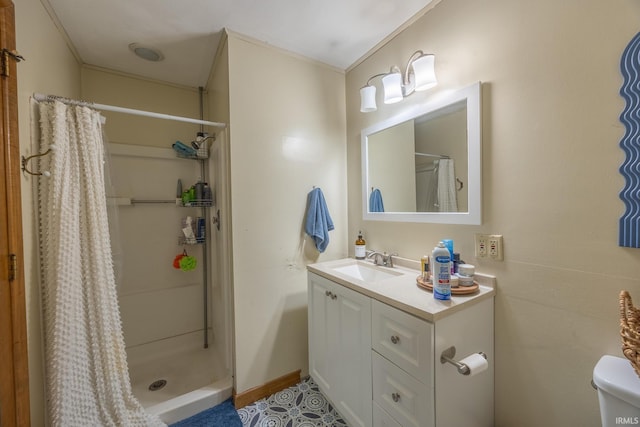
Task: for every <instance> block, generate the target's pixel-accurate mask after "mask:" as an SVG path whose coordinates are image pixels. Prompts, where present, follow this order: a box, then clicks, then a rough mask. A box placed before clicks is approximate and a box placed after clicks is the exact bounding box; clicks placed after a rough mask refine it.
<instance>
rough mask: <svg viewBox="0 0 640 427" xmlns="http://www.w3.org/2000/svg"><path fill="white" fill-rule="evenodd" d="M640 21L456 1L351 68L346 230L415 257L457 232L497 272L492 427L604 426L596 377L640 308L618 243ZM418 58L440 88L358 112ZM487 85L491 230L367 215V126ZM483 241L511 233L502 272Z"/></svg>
mask: <svg viewBox="0 0 640 427" xmlns="http://www.w3.org/2000/svg"><path fill="white" fill-rule="evenodd" d="M638 22H640V4H638V2H636V1H633V0H620V1H616V2H614V3H603V2H601V1H597V0H568V1H563V2H555V1H550V0H544V1H541V2H535V3H531V2H513V1H508V0H488V1H484V2H476V1H472V0H446V1H442V2H441V3H439V4H438V5H437V6H436V7H434V8H433V9H432V10H431V11H430V12H428V13H427V14H426V15H425V16H423V17H422V18H421V19H419V20H417V21H416V22H415V23H414V24H413V25H411V26H410V27H409V28H407V29H406V30H405V31H403V32H402V33H400V34H399V35H398V36H397V37H395V38H394V39H393V40H391V41H390V42H389V43H388V44H386V45H385V46H383V47H382V48H381V49H379V50H378V51H377V52H375V53H374V54H373V55H372V56H370V57H369V58H368V59H366V60H365V61H363V62H362V63H360V64H359V65H357V66H355V67H354V68H353V69H351V70H349V72H348V73H347V123H348V128H347V140H348V141H347V144H348V147H347V158H348V178H349V183H348V186H349V235H350V236H351V235H354V234H355V233H356V232H357V230H359V229H362V230H363V232H364V233H365V238H366V239H367V244H368V246H369V247H371V248H375V249H379V250H387V251H397V252H399V253H400V254H401V256H405V257H408V258H413V259H418V258H419V257H420V256H421V255H423V254H425V253H428V252H429V251H430V250H431V249H432V248H433V246H434V245H435V244H436V243H437V242H438V240H439V239H441V238H445V237H450V238H453V239H454V240H455V243H456V248H457V250H459V251H460V252H461V253H462V257H463V259H465V260H466V261H467V262H471V263H473V264H476V265H477V268H478V270H479V271H480V272H483V273H489V274H494V275H496V276H497V278H498V294H497V297H496V312H495V324H496V326H495V334H496V335H495V337H496V390H495V392H496V425H497V426H515V425H517V426H541V425H549V426H552V425H553V426H558V425H581V426H599V425H600V422H599V411H598V402H597V396H596V393H595V391H594V390H593V389H592V388H591V386H590V384H589V382H590V380H591V376H592V370H593V367H594V365H595V364H596V362H597V361H598V359H599V358H600V357H601V356H602V355H603V354H606V353H609V354H616V355H619V356H620V355H621V351H620V338H619V335H618V332H619V330H618V293H619V291H620V289H628V290H629V291H630V292H631V294H632V295H633V296H635V297H636V298H637V300H638V301H637V302H640V280H639V279H638V271H640V250H638V249H628V248H620V247H618V246H617V235H618V230H617V224H618V218H619V217H620V216H621V214H622V213H623V211H624V207H623V204H622V203H621V201H620V200H619V199H618V192H619V191H620V190H621V189H622V187H623V178H622V177H621V176H620V175H619V173H618V170H617V169H618V167H619V166H620V164H621V162H622V160H623V158H624V156H623V152H622V151H621V150H620V149H619V148H618V143H619V141H620V139H621V137H622V136H623V133H624V128H623V126H622V125H621V123H620V122H619V120H618V116H619V114H620V112H621V111H622V108H623V106H624V102H623V100H622V98H621V97H620V96H619V95H618V91H619V89H620V87H621V85H622V78H621V75H620V72H619V61H620V56H621V54H622V51H623V49H624V48H625V46H626V45H627V43H628V42H629V41H630V40H631V38H632V37H633V36H634V35H635V34H636V33H637V31H638V24H637V23H638ZM417 49H423V50H425V51H427V52H433V53H435V55H436V73H437V76H438V79H439V86H438V87H436V88H435V89H433V90H430V91H427V92H422V93H416V94H414V95H412V96H411V97H410V98H408V99H406V100H405V101H404V102H401V103H399V104H394V105H383V104H382V105H381V103H380V104H379V105H381V106H380V107H379V109H378V111H377V112H375V113H370V114H361V113H360V112H359V94H358V90H359V88H360V87H361V86H362V85H363V84H364V82H366V80H367V78H368V77H369V76H370V75H373V74H375V73H379V72H381V71H384V70H385V69H389V66H390V65H392V64H398V65H404V63H405V61H406V59H407V58H408V57H409V56H410V54H411V53H412V52H413V51H415V50H417ZM478 80H480V81H482V82H483V87H482V96H483V102H482V104H483V105H482V110H483V111H482V112H483V153H482V154H483V194H484V196H483V224H482V225H481V226H454V225H451V226H450V225H431V224H411V223H404V224H401V223H387V222H371V221H363V220H362V215H361V212H362V210H361V206H360V204H361V201H360V200H361V197H360V138H359V134H360V129H362V128H365V127H367V126H370V125H371V124H372V123H374V122H376V121H379V120H382V119H385V118H388V117H390V116H392V115H393V114H395V113H398V112H400V111H402V110H403V109H405V108H408V107H409V106H410V105H415V104H417V103H420V102H421V101H424V100H426V99H429V97H430V96H433V95H434V94H436V93H438V92H443V91H446V90H450V89H456V88H460V87H463V86H466V85H468V84H471V83H473V82H476V81H478ZM479 232H483V233H495V234H503V235H504V248H505V260H504V262H489V261H480V260H477V259H475V258H474V256H473V240H474V238H473V235H474V233H479ZM417 236H419V237H417ZM350 254H351V255H353V252H352V251H350ZM430 297H431V296H430V295H429V294H425V298H430Z"/></svg>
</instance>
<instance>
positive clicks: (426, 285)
mask: <svg viewBox="0 0 640 427" xmlns="http://www.w3.org/2000/svg"><path fill="white" fill-rule="evenodd" d="M416 284H417V285H418V287H419V288H421V289H426V290H427V291H431V292H433V284H432V283H431V282H427V281H425V280H424V279H423V278H422V276H418V277H416ZM478 289H480V286H479V285H478V282H473V286H458V287H456V288H451V295H470V294H474V293H476V292H477V291H478Z"/></svg>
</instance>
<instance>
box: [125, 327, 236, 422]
mask: <svg viewBox="0 0 640 427" xmlns="http://www.w3.org/2000/svg"><path fill="white" fill-rule="evenodd" d="M215 350H216V349H215V346H211V347H209V348H208V349H204V348H202V336H201V335H200V334H188V335H184V336H180V337H175V338H170V339H166V340H162V341H159V342H154V343H150V344H144V345H141V346H136V347H135V348H133V349H128V350H127V352H128V355H127V356H128V359H129V375H130V377H131V387H132V389H133V394H134V395H135V397H136V398H137V399H138V401H139V402H140V403H141V404H142V406H143V407H144V408H145V409H146V410H147V412H149V413H152V414H155V415H158V416H159V417H160V419H162V421H164V422H165V423H167V424H170V423H174V422H177V421H180V420H183V419H185V418H188V417H190V416H192V415H195V414H197V413H198V412H202V411H204V410H205V409H208V408H211V407H212V406H215V405H217V404H219V403H222V402H224V401H225V400H226V399H228V398H229V397H231V394H232V387H233V380H232V378H231V375H230V374H229V373H228V371H227V370H226V369H225V368H224V364H223V363H222V362H221V360H220V358H219V357H217V356H218V355H217V352H216V351H215Z"/></svg>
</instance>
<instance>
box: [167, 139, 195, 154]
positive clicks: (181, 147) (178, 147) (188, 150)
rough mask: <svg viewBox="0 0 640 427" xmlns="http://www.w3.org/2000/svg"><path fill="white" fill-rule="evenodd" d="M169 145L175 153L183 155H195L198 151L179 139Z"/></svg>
mask: <svg viewBox="0 0 640 427" xmlns="http://www.w3.org/2000/svg"><path fill="white" fill-rule="evenodd" d="M171 147H173V149H174V150H175V151H176V153H178V154H180V155H182V156H185V157H195V155H196V154H197V153H198V152H197V151H196V150H194V149H193V147H189V146H188V145H185V144H183V143H182V142H180V141H176V142H175V143H174V144H173V145H172V146H171Z"/></svg>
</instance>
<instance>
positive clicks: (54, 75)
mask: <svg viewBox="0 0 640 427" xmlns="http://www.w3.org/2000/svg"><path fill="white" fill-rule="evenodd" d="M14 4H15V11H16V41H17V50H18V52H20V54H21V55H22V56H24V57H25V58H26V61H23V62H21V63H20V64H18V66H17V68H18V114H19V121H20V123H19V135H20V153H21V155H24V156H28V155H31V154H36V153H37V152H38V144H37V142H35V141H37V136H36V137H35V138H36V139H34V140H33V141H34V142H32V131H31V129H32V126H35V127H36V129H37V127H38V123H37V122H35V123H33V122H32V114H31V112H32V107H31V105H30V97H31V96H32V95H33V93H46V94H56V95H62V96H68V97H77V96H78V95H79V94H80V84H79V82H80V66H79V64H78V62H77V61H76V59H75V57H74V56H73V54H72V53H71V51H70V50H69V48H68V47H67V45H66V43H65V41H64V39H63V38H62V37H61V36H60V34H59V33H58V30H57V29H56V27H55V26H54V25H53V23H52V22H51V19H50V18H49V15H48V14H47V12H46V11H45V9H44V8H43V7H42V4H41V3H40V1H38V0H20V1H14ZM36 179H37V178H34V177H32V176H30V175H26V174H25V175H24V176H23V178H22V181H21V183H20V184H21V187H22V216H23V218H22V223H23V238H24V266H25V288H26V289H25V291H26V305H27V335H28V346H29V393H30V400H31V424H32V425H33V426H42V425H44V422H45V421H44V417H45V406H44V405H45V401H44V377H43V375H44V373H43V363H44V362H43V355H42V329H41V325H40V322H41V319H40V284H39V282H38V280H39V279H38V273H37V271H38V255H37V249H38V246H37V241H36V239H37V232H38V229H37V226H36V224H35V215H34V199H33V193H32V189H33V187H32V185H35V184H36Z"/></svg>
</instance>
